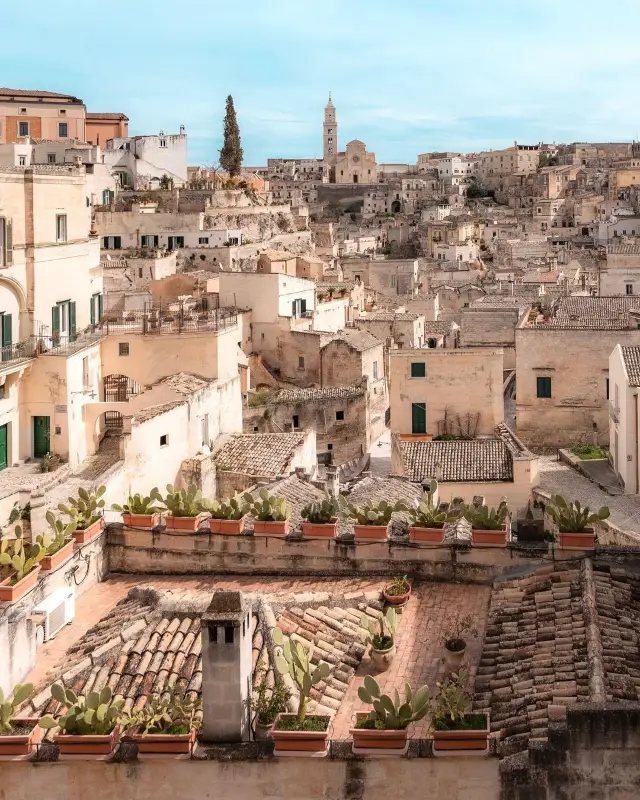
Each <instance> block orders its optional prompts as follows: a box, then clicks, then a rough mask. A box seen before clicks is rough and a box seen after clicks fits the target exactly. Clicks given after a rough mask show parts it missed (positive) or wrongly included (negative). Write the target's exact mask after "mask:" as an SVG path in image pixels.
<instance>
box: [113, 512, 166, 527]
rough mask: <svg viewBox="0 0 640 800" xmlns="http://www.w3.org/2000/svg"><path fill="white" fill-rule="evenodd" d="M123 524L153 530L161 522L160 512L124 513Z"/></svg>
mask: <svg viewBox="0 0 640 800" xmlns="http://www.w3.org/2000/svg"><path fill="white" fill-rule="evenodd" d="M122 524H123V525H126V526H127V527H128V528H141V529H143V530H147V531H150V530H153V528H157V527H158V525H159V524H160V514H159V513H158V512H157V511H156V513H155V514H123V515H122Z"/></svg>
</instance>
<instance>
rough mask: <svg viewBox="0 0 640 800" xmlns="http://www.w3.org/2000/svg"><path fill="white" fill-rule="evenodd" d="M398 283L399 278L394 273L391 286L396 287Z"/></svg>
mask: <svg viewBox="0 0 640 800" xmlns="http://www.w3.org/2000/svg"><path fill="white" fill-rule="evenodd" d="M396 284H397V278H396V276H395V275H392V276H391V288H392V289H395V288H396Z"/></svg>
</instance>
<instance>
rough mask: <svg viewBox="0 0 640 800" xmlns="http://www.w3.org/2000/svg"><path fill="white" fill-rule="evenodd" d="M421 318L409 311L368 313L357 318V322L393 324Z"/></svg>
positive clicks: (419, 315)
mask: <svg viewBox="0 0 640 800" xmlns="http://www.w3.org/2000/svg"><path fill="white" fill-rule="evenodd" d="M421 316H423V315H422V314H414V313H412V312H410V311H405V312H400V311H398V312H395V311H370V312H369V313H367V314H363V315H362V316H361V317H359V318H358V320H357V322H367V321H368V320H371V321H372V322H394V321H395V320H402V321H410V320H415V319H420V317H421Z"/></svg>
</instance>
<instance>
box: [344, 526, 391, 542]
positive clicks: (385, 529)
mask: <svg viewBox="0 0 640 800" xmlns="http://www.w3.org/2000/svg"><path fill="white" fill-rule="evenodd" d="M390 527H391V524H389V525H357V524H356V525H354V526H353V535H354V537H355V540H356V542H386V541H387V538H388V536H389V528H390Z"/></svg>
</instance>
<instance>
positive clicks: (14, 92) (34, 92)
mask: <svg viewBox="0 0 640 800" xmlns="http://www.w3.org/2000/svg"><path fill="white" fill-rule="evenodd" d="M0 95H9V96H10V97H57V98H59V99H60V100H72V101H73V102H75V103H82V100H80V99H79V98H77V97H74V96H73V95H72V94H58V92H43V91H42V90H41V89H8V88H7V87H6V86H0Z"/></svg>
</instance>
